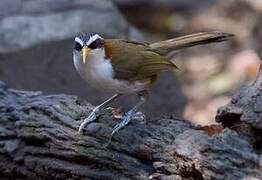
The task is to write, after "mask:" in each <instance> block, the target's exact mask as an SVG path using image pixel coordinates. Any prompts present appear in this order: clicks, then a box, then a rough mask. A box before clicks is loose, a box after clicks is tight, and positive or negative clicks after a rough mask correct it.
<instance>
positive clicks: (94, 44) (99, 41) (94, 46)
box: [88, 39, 103, 49]
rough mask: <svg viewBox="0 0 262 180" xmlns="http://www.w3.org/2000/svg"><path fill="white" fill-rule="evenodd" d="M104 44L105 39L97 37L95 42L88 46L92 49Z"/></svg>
mask: <svg viewBox="0 0 262 180" xmlns="http://www.w3.org/2000/svg"><path fill="white" fill-rule="evenodd" d="M102 46H103V40H102V39H97V40H95V41H94V42H92V43H91V44H90V45H89V46H88V47H89V48H90V49H97V48H101V47H102Z"/></svg>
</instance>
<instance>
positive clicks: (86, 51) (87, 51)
mask: <svg viewBox="0 0 262 180" xmlns="http://www.w3.org/2000/svg"><path fill="white" fill-rule="evenodd" d="M89 54H90V49H89V48H88V47H83V49H82V57H83V63H84V64H85V63H86V60H87V58H88V56H89Z"/></svg>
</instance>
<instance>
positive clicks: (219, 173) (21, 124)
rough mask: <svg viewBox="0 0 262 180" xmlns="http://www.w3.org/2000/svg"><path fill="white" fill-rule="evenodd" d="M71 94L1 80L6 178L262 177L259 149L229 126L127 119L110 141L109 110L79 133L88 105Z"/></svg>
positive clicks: (0, 153) (0, 150)
mask: <svg viewBox="0 0 262 180" xmlns="http://www.w3.org/2000/svg"><path fill="white" fill-rule="evenodd" d="M91 108H92V106H91V105H90V104H88V103H86V102H79V100H78V98H77V97H75V96H69V95H44V94H42V93H41V92H25V91H18V90H13V89H9V88H8V87H7V86H6V85H5V84H4V83H1V84H0V159H1V161H0V177H1V178H7V179H18V178H24V179H66V178H68V179H80V178H86V179H166V180H167V179H170V180H171V179H241V178H248V177H253V178H257V179H259V178H262V176H261V171H262V164H261V155H260V154H257V153H256V152H254V150H253V148H252V146H251V144H249V142H248V141H247V140H245V139H242V138H240V137H239V136H238V134H237V133H235V132H234V131H233V130H230V129H228V128H226V129H224V130H223V131H222V132H220V133H215V134H214V135H212V136H209V135H208V134H207V132H205V131H204V130H199V129H198V128H196V127H194V126H193V125H191V124H190V122H189V121H185V120H180V119H176V118H172V119H156V120H151V121H147V122H146V123H141V122H138V121H132V122H131V123H130V124H129V125H128V126H127V127H126V128H125V129H123V130H121V131H120V132H119V133H118V134H116V135H115V136H114V137H113V139H112V142H111V144H110V145H109V146H107V147H106V146H105V145H106V144H107V142H108V140H109V136H110V133H111V131H112V126H113V125H114V124H116V123H117V121H119V120H116V119H115V118H113V116H112V113H113V111H112V109H107V110H105V111H104V113H103V115H101V117H100V118H99V119H98V120H97V122H94V123H92V124H89V125H88V126H87V127H86V130H85V131H84V134H83V135H80V134H78V132H77V129H78V126H79V124H80V122H81V121H82V120H83V118H84V117H85V116H86V115H87V113H88V112H89V111H90V110H91Z"/></svg>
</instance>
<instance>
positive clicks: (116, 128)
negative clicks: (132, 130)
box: [111, 113, 132, 136]
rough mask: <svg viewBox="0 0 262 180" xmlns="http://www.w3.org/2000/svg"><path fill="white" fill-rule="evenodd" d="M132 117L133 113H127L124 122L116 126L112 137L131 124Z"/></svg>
mask: <svg viewBox="0 0 262 180" xmlns="http://www.w3.org/2000/svg"><path fill="white" fill-rule="evenodd" d="M131 115H132V113H127V115H126V116H124V118H123V120H122V121H121V122H120V123H118V124H116V125H115V126H114V128H113V131H112V133H111V136H113V135H114V134H115V133H116V132H118V131H119V130H120V129H121V128H123V127H125V126H126V125H127V124H128V123H129V122H130V120H131V117H132V116H131Z"/></svg>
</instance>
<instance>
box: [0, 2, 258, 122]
mask: <svg viewBox="0 0 262 180" xmlns="http://www.w3.org/2000/svg"><path fill="white" fill-rule="evenodd" d="M261 21H262V1H261V0H225V1H222V0H201V1H198V0H151V1H148V0H114V1H110V0H99V1H98V0H56V1H53V0H12V1H10V0H1V1H0V80H2V81H4V82H6V83H7V84H8V85H9V86H10V87H12V88H16V89H21V90H32V91H43V92H44V93H45V94H54V93H65V94H73V95H78V96H79V97H81V99H85V100H87V101H88V102H91V103H92V104H94V105H97V104H99V103H101V102H102V101H104V100H105V99H106V98H108V97H109V96H110V95H111V94H108V93H104V92H99V91H97V90H95V89H93V88H91V87H89V86H88V85H87V84H86V83H84V81H83V80H82V79H81V78H80V77H79V75H78V74H77V73H76V71H75V69H74V67H73V63H72V43H73V39H74V36H75V35H76V34H78V33H80V32H87V33H92V32H96V33H99V34H101V35H102V36H103V37H107V38H109V37H110V38H125V39H132V40H137V41H144V42H154V41H159V40H164V39H168V38H174V37H177V36H180V35H186V34H190V33H196V32H200V31H212V30H219V31H223V32H228V33H232V34H235V36H236V37H235V38H234V39H233V40H232V41H230V42H223V43H219V44H209V45H205V46H199V47H194V48H189V49H185V50H183V51H179V52H175V57H174V59H173V61H174V62H175V63H176V64H177V65H178V67H179V68H180V71H176V72H168V73H163V74H162V76H161V77H160V80H159V81H158V82H157V83H156V84H155V85H154V88H153V89H152V91H151V93H150V100H149V101H148V102H147V104H146V105H145V106H144V108H143V111H144V112H145V113H146V115H147V117H148V120H154V119H156V118H158V117H162V116H164V117H170V116H176V117H184V118H186V119H190V120H192V121H193V122H194V123H195V124H201V125H208V124H213V123H215V120H214V117H215V114H216V110H217V108H218V107H219V106H221V105H224V104H226V103H227V102H228V101H229V99H230V97H231V96H232V94H233V93H234V92H235V91H236V90H237V89H238V88H239V87H240V86H241V85H243V84H247V83H249V82H252V81H253V80H254V79H255V77H256V75H257V72H258V67H259V65H260V63H261V60H260V57H261V49H262V22H261ZM136 100H137V99H136V97H133V96H129V97H123V98H121V99H120V101H118V103H116V104H115V105H118V106H119V107H122V108H123V110H127V109H128V108H130V107H131V106H132V105H133V103H135V102H136Z"/></svg>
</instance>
